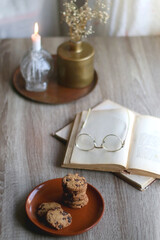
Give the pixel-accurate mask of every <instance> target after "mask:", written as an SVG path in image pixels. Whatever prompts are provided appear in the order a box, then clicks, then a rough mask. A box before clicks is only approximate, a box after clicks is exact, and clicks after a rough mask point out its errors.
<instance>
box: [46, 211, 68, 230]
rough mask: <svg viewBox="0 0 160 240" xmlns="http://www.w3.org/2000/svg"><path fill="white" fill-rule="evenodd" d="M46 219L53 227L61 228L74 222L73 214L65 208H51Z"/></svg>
mask: <svg viewBox="0 0 160 240" xmlns="http://www.w3.org/2000/svg"><path fill="white" fill-rule="evenodd" d="M46 220H47V222H48V223H49V224H50V226H52V227H53V228H55V229H57V230H59V229H62V228H65V227H68V226H69V225H70V224H71V223H72V216H71V214H70V213H67V212H65V211H64V210H63V209H60V208H56V209H53V210H52V209H51V210H49V211H48V212H47V214H46Z"/></svg>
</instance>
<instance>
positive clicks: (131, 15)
mask: <svg viewBox="0 0 160 240" xmlns="http://www.w3.org/2000/svg"><path fill="white" fill-rule="evenodd" d="M78 1H81V2H82V1H84V0H78ZM89 1H90V3H91V4H93V0H89ZM103 1H105V2H106V3H107V5H108V6H110V19H109V21H108V24H107V25H104V24H96V25H95V28H94V29H95V35H100V36H106V35H109V36H139V35H141V36H144V35H159V34H160V0H103ZM63 2H64V0H0V38H21V37H22V38H23V37H30V35H31V33H32V32H33V26H34V22H36V21H38V23H39V27H40V34H41V35H42V36H61V35H66V34H67V30H66V26H65V24H61V23H60V22H61V20H60V11H62V5H63Z"/></svg>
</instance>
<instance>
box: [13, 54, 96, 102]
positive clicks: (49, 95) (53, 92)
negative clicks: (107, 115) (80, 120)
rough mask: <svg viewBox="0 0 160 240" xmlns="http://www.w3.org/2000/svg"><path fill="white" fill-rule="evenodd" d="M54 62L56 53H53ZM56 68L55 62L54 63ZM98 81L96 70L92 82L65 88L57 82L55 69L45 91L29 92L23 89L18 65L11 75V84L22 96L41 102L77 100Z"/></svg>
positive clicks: (88, 91) (23, 84)
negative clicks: (79, 86) (87, 84)
mask: <svg viewBox="0 0 160 240" xmlns="http://www.w3.org/2000/svg"><path fill="white" fill-rule="evenodd" d="M53 58H54V60H55V63H56V55H53ZM55 68H56V64H55ZM97 82H98V76H97V73H96V71H95V72H94V79H93V82H92V83H91V84H90V85H89V86H87V87H85V88H67V87H63V86H61V85H59V84H58V82H57V77H56V69H55V74H54V76H53V79H50V81H49V83H48V88H47V90H46V91H45V92H30V91H27V90H26V89H25V80H24V78H23V77H22V74H21V72H20V67H18V68H17V69H16V71H15V73H14V76H13V86H14V87H15V89H16V90H17V92H18V93H20V94H21V95H22V96H24V97H26V98H28V99H30V100H33V101H36V102H41V103H47V104H60V103H67V102H71V101H74V100H77V99H79V98H81V97H83V96H85V95H87V94H88V93H90V92H91V91H92V90H93V89H94V87H95V86H96V84H97Z"/></svg>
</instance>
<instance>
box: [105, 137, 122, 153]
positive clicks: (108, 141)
mask: <svg viewBox="0 0 160 240" xmlns="http://www.w3.org/2000/svg"><path fill="white" fill-rule="evenodd" d="M121 147H122V141H121V139H120V138H119V137H118V136H116V135H114V134H110V135H107V136H106V137H105V138H104V139H103V148H104V149H106V150H107V151H110V152H114V151H118V150H120V149H121Z"/></svg>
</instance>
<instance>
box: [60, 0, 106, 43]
mask: <svg viewBox="0 0 160 240" xmlns="http://www.w3.org/2000/svg"><path fill="white" fill-rule="evenodd" d="M76 2H77V0H66V2H65V3H64V7H65V11H64V12H63V13H62V14H63V20H64V21H65V22H66V23H67V25H68V26H69V35H70V37H71V39H72V40H73V41H80V40H81V39H82V38H83V37H87V36H88V35H90V34H92V33H94V31H93V27H92V26H91V25H90V26H87V23H88V22H89V21H91V20H93V19H98V20H99V22H101V23H102V22H103V23H107V20H108V18H109V14H108V12H106V11H104V8H105V7H106V6H105V4H104V3H103V2H102V0H96V6H95V9H92V8H91V7H89V5H88V0H85V3H84V4H83V5H82V6H81V7H79V8H78V7H77V4H76Z"/></svg>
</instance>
